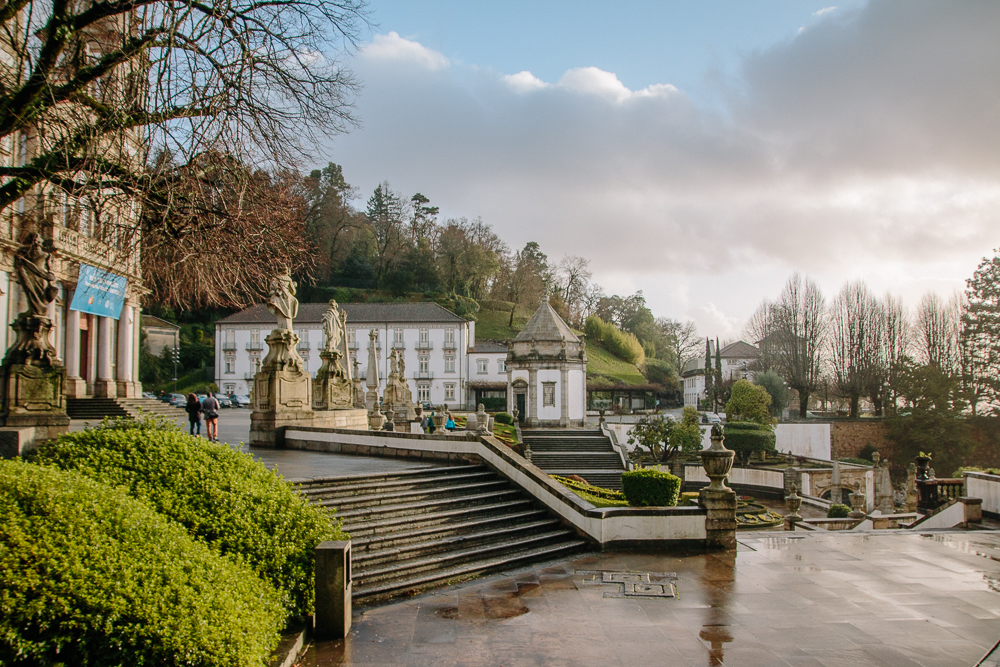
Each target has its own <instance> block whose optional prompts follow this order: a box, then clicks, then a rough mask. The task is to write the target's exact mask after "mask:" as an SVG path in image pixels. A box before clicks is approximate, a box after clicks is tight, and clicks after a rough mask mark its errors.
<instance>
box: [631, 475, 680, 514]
mask: <svg viewBox="0 0 1000 667" xmlns="http://www.w3.org/2000/svg"><path fill="white" fill-rule="evenodd" d="M680 491H681V478H680V477H676V476H674V475H671V474H670V473H668V472H663V471H661V470H657V469H655V468H639V469H638V470H630V471H629V472H623V473H622V493H624V494H625V499H626V500H627V501H628V504H629V505H631V506H633V507H673V506H674V505H676V504H677V497H678V495H679V494H680Z"/></svg>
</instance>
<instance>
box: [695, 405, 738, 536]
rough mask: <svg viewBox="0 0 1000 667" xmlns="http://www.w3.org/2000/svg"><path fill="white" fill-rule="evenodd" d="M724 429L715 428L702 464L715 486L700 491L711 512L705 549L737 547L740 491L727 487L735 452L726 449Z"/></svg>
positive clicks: (702, 502) (702, 453) (702, 457)
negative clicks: (738, 496) (737, 511)
mask: <svg viewBox="0 0 1000 667" xmlns="http://www.w3.org/2000/svg"><path fill="white" fill-rule="evenodd" d="M722 443H723V435H722V428H720V427H719V425H718V424H716V425H714V426H713V427H712V446H711V447H710V448H709V449H705V450H702V452H701V464H702V466H703V467H704V468H705V474H706V475H708V478H709V479H710V480H711V483H710V484H709V485H708V486H707V487H705V488H703V489H702V490H701V491H699V492H698V504H699V505H701V506H702V507H704V508H705V509H706V510H707V513H706V516H705V533H706V536H705V547H706V548H708V549H735V548H736V492H735V491H733V490H732V489H730V488H729V487H728V486H726V478H727V477H728V476H729V471H730V469H731V468H732V466H733V457H734V456H735V453H734V452H733V451H732V450H730V449H726V447H725V446H724V445H723V444H722Z"/></svg>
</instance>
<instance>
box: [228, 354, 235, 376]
mask: <svg viewBox="0 0 1000 667" xmlns="http://www.w3.org/2000/svg"><path fill="white" fill-rule="evenodd" d="M226 372H227V373H235V372H236V360H235V359H233V358H232V357H226Z"/></svg>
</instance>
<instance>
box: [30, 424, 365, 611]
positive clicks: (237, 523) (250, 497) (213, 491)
mask: <svg viewBox="0 0 1000 667" xmlns="http://www.w3.org/2000/svg"><path fill="white" fill-rule="evenodd" d="M29 460H30V461H32V462H35V463H39V464H43V465H49V466H57V467H59V468H63V469H65V470H78V471H79V472H81V473H83V474H85V475H87V476H88V477H91V478H93V479H96V480H98V481H100V482H103V483H105V484H110V485H112V486H120V487H123V488H124V489H125V490H126V491H127V492H128V493H130V494H131V495H133V496H135V497H137V498H140V499H143V500H147V501H149V503H150V504H151V505H152V506H153V507H154V508H156V510H157V511H159V512H161V513H162V514H165V515H166V516H168V517H170V518H171V519H174V520H175V521H178V522H179V523H181V524H182V525H183V526H184V527H185V528H187V529H188V531H189V532H190V533H191V534H192V535H193V536H195V537H197V538H198V539H201V540H204V541H205V542H207V543H208V544H210V545H212V546H213V547H215V548H217V549H219V550H220V551H221V552H222V553H224V554H227V555H230V556H232V557H233V558H235V559H244V560H245V561H246V562H247V563H248V564H249V565H250V567H252V568H253V569H254V571H256V572H257V573H258V574H259V575H261V577H263V578H264V579H266V580H268V581H270V582H271V583H273V584H274V585H275V586H276V587H277V588H278V589H279V590H281V591H283V593H284V596H285V598H284V604H285V607H286V609H287V611H288V613H289V615H299V616H303V615H306V614H309V613H311V612H312V607H313V595H314V591H313V581H312V578H313V565H314V562H313V559H314V556H313V549H314V548H315V547H316V545H317V544H318V543H319V542H322V541H323V540H339V539H346V536H345V535H344V533H343V532H342V531H341V530H340V524H339V522H336V523H334V521H333V520H332V518H331V517H330V515H329V514H327V513H326V512H324V511H323V510H320V509H318V508H315V507H312V506H310V505H309V504H308V503H307V502H306V500H305V499H304V498H303V497H302V496H300V495H299V494H297V493H296V492H295V491H294V490H293V489H292V488H291V487H290V486H289V485H288V484H287V483H286V482H285V481H284V480H283V479H282V478H281V476H280V475H278V474H276V473H273V472H271V471H270V470H268V469H267V468H266V467H264V464H262V463H260V462H259V461H255V460H254V459H253V458H252V457H251V456H250V455H248V454H244V453H242V452H238V451H235V450H233V449H231V448H230V447H228V446H227V445H220V444H215V443H211V442H208V441H207V440H203V439H201V438H195V437H192V436H189V435H186V434H184V433H182V432H181V431H180V430H179V429H177V428H176V427H175V426H174V427H172V428H166V430H164V427H162V426H156V422H155V421H152V420H148V421H146V422H132V421H131V420H118V421H114V420H112V421H109V422H106V423H105V424H104V425H102V427H97V428H92V429H88V430H86V431H81V432H78V433H70V434H68V435H64V436H62V437H61V438H59V439H58V440H56V441H49V442H48V443H47V444H44V445H42V446H40V447H38V448H37V449H35V450H33V451H32V452H31V453H30V455H29Z"/></svg>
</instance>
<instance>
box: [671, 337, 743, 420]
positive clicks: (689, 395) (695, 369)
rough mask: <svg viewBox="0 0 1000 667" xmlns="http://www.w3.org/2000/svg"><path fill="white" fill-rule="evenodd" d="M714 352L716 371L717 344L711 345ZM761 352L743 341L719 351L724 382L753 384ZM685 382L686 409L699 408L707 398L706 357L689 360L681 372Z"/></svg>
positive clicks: (713, 369) (713, 364)
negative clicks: (699, 402)
mask: <svg viewBox="0 0 1000 667" xmlns="http://www.w3.org/2000/svg"><path fill="white" fill-rule="evenodd" d="M710 345H711V350H712V368H711V370H712V371H713V372H714V371H715V344H714V343H710ZM759 354H760V351H759V350H758V349H757V348H756V347H754V346H753V345H751V344H750V343H745V342H743V341H741V340H738V341H736V342H735V343H730V344H729V345H726V346H725V347H724V348H722V349H721V350H719V360H720V361H721V362H722V378H723V380H739V379H744V378H745V379H747V380H750V381H751V382H752V381H753V379H754V376H755V373H754V371H753V370H751V369H752V368H753V363H754V362H755V361H757V356H758V355H759ZM681 379H682V380H683V381H684V407H687V406H689V405H690V406H692V407H695V408H697V407H698V401H701V400H703V399H704V398H705V357H704V355H701V356H697V357H694V358H692V359H688V360H687V361H686V362H684V368H683V369H682V370H681Z"/></svg>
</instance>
